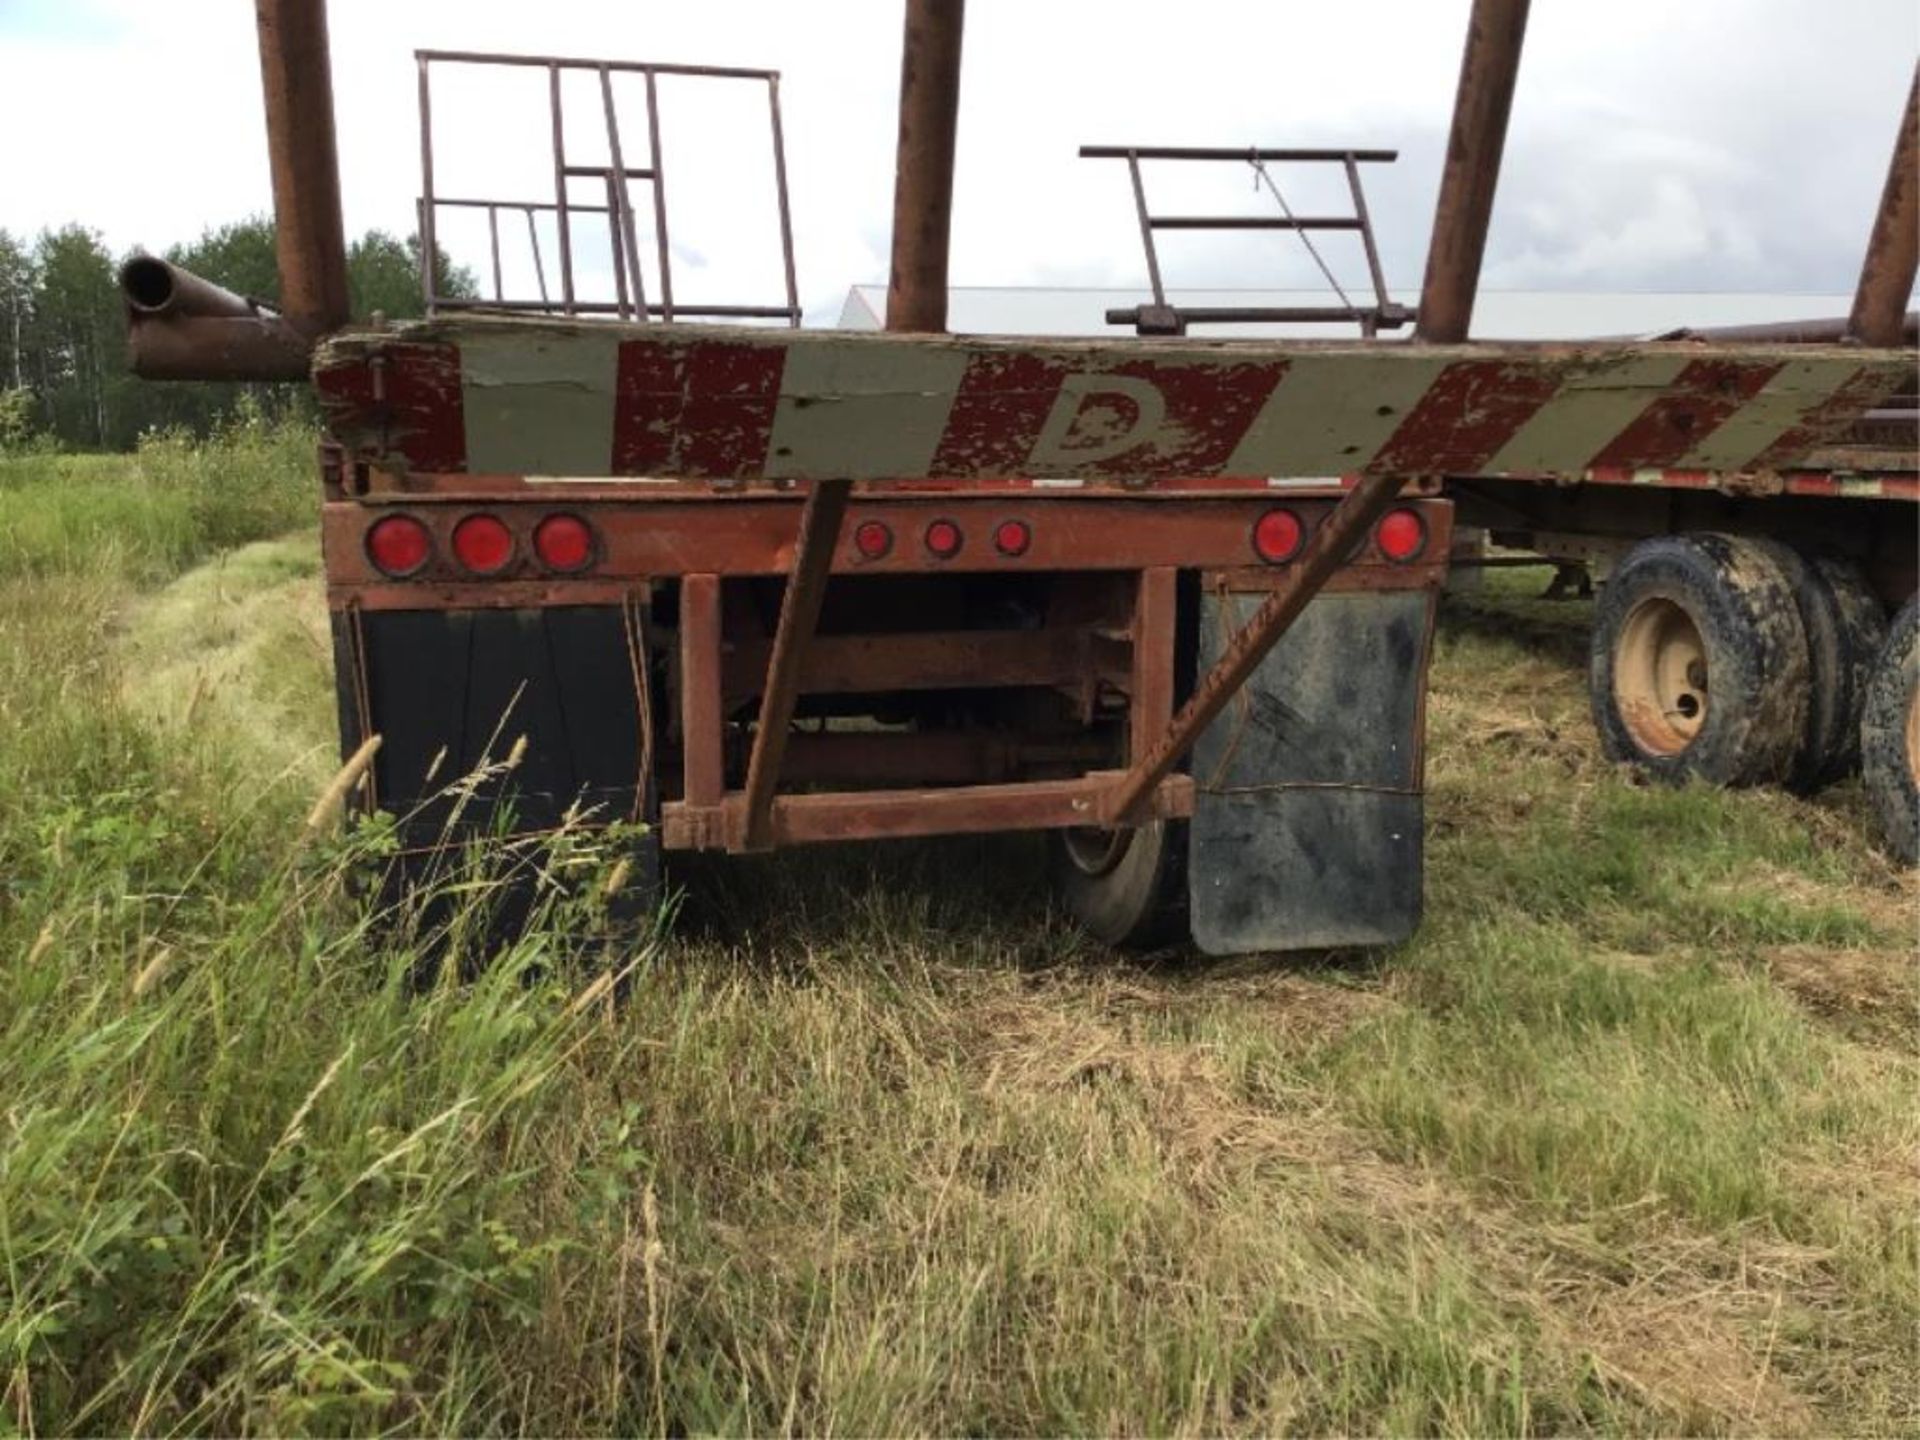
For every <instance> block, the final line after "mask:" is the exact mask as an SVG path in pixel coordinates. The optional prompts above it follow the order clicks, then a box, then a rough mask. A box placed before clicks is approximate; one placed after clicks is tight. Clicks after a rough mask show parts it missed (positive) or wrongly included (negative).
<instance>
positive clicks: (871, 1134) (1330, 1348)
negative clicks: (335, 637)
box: [0, 429, 1920, 1435]
mask: <svg viewBox="0 0 1920 1440" xmlns="http://www.w3.org/2000/svg"><path fill="white" fill-rule="evenodd" d="M310 446H311V437H310V436H307V435H303V434H301V433H300V432H298V431H288V432H276V431H264V430H259V429H253V430H243V431H241V432H238V433H236V434H233V435H230V436H228V437H226V438H225V439H224V440H223V441H222V442H220V443H219V444H216V445H214V446H210V447H208V448H206V449H204V450H200V451H195V450H193V449H191V448H189V447H185V446H181V445H173V444H167V445H156V446H150V447H149V449H148V450H146V451H143V452H142V453H141V455H139V456H138V457H134V458H132V459H129V460H121V461H100V460H93V459H87V458H82V457H75V458H70V459H56V460H49V459H33V460H21V461H14V462H0V996H4V997H5V998H4V999H0V1417H4V1418H0V1427H6V1426H11V1427H12V1428H14V1429H17V1430H19V1431H21V1432H24V1433H33V1434H41V1433H70V1432H75V1431H80V1432H89V1433H93V1432H118V1431H132V1430H139V1431H142V1432H178V1431H196V1432H204V1431H230V1432H261V1431H265V1432H286V1431H302V1432H306V1431H312V1432H356V1433H357V1432H371V1431H381V1432H388V1431H401V1432H420V1431H437V1432H447V1431H459V1432H491V1431H502V1430H510V1429H511V1430H532V1431H539V1432H543V1433H605V1432H631V1431H677V1432H695V1431H715V1430H719V1431H749V1430H750V1431H755V1432H772V1431H806V1432H826V1431H842V1432H855V1433H900V1432H930V1431H933V1432H943V1433H958V1432H1034V1431H1076V1432H1078V1431H1096V1430H1097V1431H1128V1432H1137V1431H1182V1432H1208V1433H1212V1432H1234V1433H1271V1432H1274V1431H1304V1432H1315V1433H1322V1432H1329V1431H1340V1432H1356V1431H1365V1432H1393V1433H1408V1434H1430V1433H1452V1434H1475V1435H1478V1434H1490V1433H1502V1434H1518V1433H1541V1432H1567V1431H1605V1432H1609V1433H1611V1432H1634V1433H1672V1432H1675V1431H1683V1430H1684V1431H1703V1432H1714V1433H1726V1432H1739V1433H1748V1434H1756V1433H1766V1434H1780V1433H1794V1432H1802V1433H1836V1432H1848V1433H1882V1434H1886V1433H1911V1432H1912V1431H1913V1430H1914V1429H1915V1428H1916V1427H1920V1399H1917V1398H1916V1394H1915V1379H1914V1372H1913V1367H1912V1356H1913V1354H1914V1347H1915V1342H1916V1339H1917V1338H1920V1304H1917V1303H1916V1280H1917V1279H1920V1275H1917V1272H1916V1254H1915V1251H1916V1246H1915V1217H1914V1207H1913V1204H1912V1199H1913V1194H1914V1182H1915V1169H1914V1166H1915V1156H1916V1152H1917V1150H1920V1145H1917V1142H1920V1124H1917V1123H1916V1120H1915V1118H1914V1117H1915V1113H1916V1107H1915V1105H1914V1104H1913V1101H1914V1099H1915V1083H1914V1082H1915V1078H1916V1072H1917V1067H1916V1054H1915V1041H1914V1036H1915V1033H1916V1021H1917V1020H1920V1007H1917V1006H1916V1003H1915V987H1914V964H1913V953H1912V952H1913V931H1914V923H1915V918H1916V917H1915V908H1914V905H1915V898H1916V897H1915V888H1914V883H1913V881H1912V880H1911V879H1910V878H1908V877H1904V876H1902V875H1900V874H1898V873H1897V872H1895V871H1894V870H1893V869H1892V868H1891V867H1890V866H1889V865H1888V864H1887V863H1886V862H1885V861H1884V860H1883V859H1882V858H1881V857H1880V856H1879V855H1878V854H1877V853H1876V852H1875V851H1874V850H1873V849H1872V848H1871V847H1870V846H1869V844H1868V843H1867V841H1866V840H1865V838H1864V833H1865V827H1864V822H1863V806H1862V804H1861V800H1860V797H1859V795H1858V793H1857V790H1856V789H1854V788H1852V787H1845V786H1843V787H1841V788H1839V789H1837V790H1835V791H1833V792H1829V794H1827V795H1825V796H1823V797H1821V798H1819V799H1817V800H1814V801H1805V800H1797V799H1793V798H1790V797H1787V796H1784V795H1778V794H1764V793H1748V794H1718V793H1714V792H1710V791H1705V790H1685V791H1667V790H1655V789H1650V788H1646V787H1644V786H1642V785H1640V784H1638V783H1636V781H1635V780H1634V778H1633V777H1632V776H1630V775H1627V774H1625V773H1616V772H1614V771H1613V770H1611V769H1610V768H1608V767H1607V766H1605V765H1604V764H1603V763H1602V762H1601V761H1600V760H1599V759H1598V757H1597V755H1596V754H1595V751H1594V747H1593V744H1592V741H1591V738H1590V734H1589V731H1588V729H1587V726H1586V722H1585V718H1584V714H1583V702H1582V699H1581V694H1582V691H1581V683H1580V671H1579V668H1578V666H1579V655H1580V654H1581V651H1582V648H1583V644H1584V639H1583V637H1584V625H1585V623H1586V615H1585V610H1584V607H1581V606H1578V605H1544V604H1540V603H1536V602H1532V601H1530V600H1527V599H1526V598H1525V587H1526V586H1527V585H1529V584H1531V583H1532V580H1531V578H1530V577H1515V576H1505V577H1501V579H1500V581H1499V583H1497V584H1496V585H1495V587H1494V588H1493V589H1491V590H1489V591H1487V592H1485V593H1483V594H1482V595H1480V596H1479V597H1477V598H1473V599H1470V600H1463V601H1460V602H1455V603H1452V604H1450V605H1449V610H1448V615H1447V618H1446V622H1445V626H1444V630H1443V636H1442V640H1441V643H1440V645H1439V648H1438V655H1437V659H1436V667H1435V685H1434V692H1433V698H1432V707H1431V725H1432V732H1433V733H1432V744H1431V753H1430V757H1429V770H1430V783H1431V802H1430V809H1429V822H1430V826H1431V835H1430V845H1429V856H1428V861H1429V870H1428V886H1427V893H1428V916H1427V921H1426V924H1425V926H1424V928H1423V929H1422V931H1421V933H1420V935H1419V937H1418V938H1417V939H1416V940H1415V941H1414V942H1413V943H1412V944H1411V945H1409V946H1406V947H1404V948H1403V949H1401V950H1399V951H1397V952H1395V953H1393V954H1390V955H1386V956H1382V957H1374V958H1371V959H1366V958H1358V959H1346V960H1341V959H1334V960H1326V959H1319V960H1286V961H1281V960H1272V959H1249V960H1240V961H1233V962H1201V961H1197V960H1194V959H1191V958H1190V957H1180V956H1162V957H1156V958H1154V959H1152V960H1150V961H1140V960H1125V959H1116V958H1114V957H1111V956H1109V955H1106V954H1104V953H1102V952H1100V951H1098V950H1097V949H1096V948H1094V947H1092V946H1091V945H1089V944H1088V943H1087V942H1085V941H1084V940H1083V939H1082V938H1080V937H1079V936H1077V935H1076V934H1075V933H1074V932H1073V931H1072V930H1071V929H1070V928H1069V927H1067V926H1066V925H1065V924H1064V923H1062V922H1061V921H1060V919H1059V918H1058V917H1057V916H1056V915H1054V914H1053V913H1052V912H1051V910H1050V908H1049V904H1048V899H1047V896H1046V895H1045V893H1044V891H1043V890H1042V889H1041V888H1040V886H1039V885H1038V883H1037V881H1036V880H1035V878H1034V876H1035V873H1036V869H1037V867H1036V866H1035V864H1034V863H1033V862H1034V858H1035V853H1034V849H1033V847H1032V845H1031V844H1030V843H1028V842H1026V841H1022V840H1018V839H1014V840H1008V841H996V842H964V843H954V844H950V845H926V846H914V847H903V848H898V849H864V850H851V851H846V852H838V853H830V854H813V853H800V854H794V855H789V856H781V857H776V858H774V859H771V860H758V861H754V862H750V863H742V864H727V865H721V866H703V867H700V868H698V869H691V870H688V871H686V872H685V873H684V874H683V877H682V878H683V879H685V880H686V882H687V883H688V885H689V886H690V888H691V897H690V900H689V903H688V906H687V913H686V916H685V919H684V923H682V924H681V925H680V926H679V928H678V930H677V931H676V932H674V933H672V934H671V935H669V936H668V938H666V939H665V940H664V941H661V942H658V943H655V942H652V941H645V942H641V941H636V942H634V943H633V944H632V945H631V946H629V947H628V948H627V949H625V950H623V951H622V952H621V954H620V957H619V959H620V962H621V963H622V964H623V965H624V966H626V967H628V969H629V971H630V975H629V978H630V982H631V994H630V998H629V1000H628V1001H627V1003H626V1004H625V1005H624V1006H620V1007H616V1006H614V1005H612V1004H611V1003H609V1001H608V999H607V997H606V995H605V994H604V987H603V986H597V985H595V983H594V982H593V980H592V978H591V977H593V976H594V975H595V974H597V973H598V972H597V971H596V970H595V968H594V966H593V965H592V964H590V963H589V962H588V959H587V957H584V956H582V955H580V954H577V953H576V950H577V946H578V942H577V941H576V940H575V939H573V938H572V937H575V936H577V935H579V934H581V933H583V930H585V929H588V928H590V927H585V926H583V925H582V924H581V923H580V917H579V916H578V915H577V914H576V913H575V912H576V910H577V909H578V908H579V907H581V906H586V907H588V908H591V907H592V906H593V905H595V904H596V903H597V901H596V899H595V897H596V895H597V894H598V891H597V890H596V888H595V886H594V885H593V884H592V883H590V882H589V883H586V884H584V885H581V884H576V885H574V886H572V887H570V888H569V889H567V890H566V891H561V890H558V889H556V890H553V891H551V892H550V893H549V894H548V897H547V900H546V905H547V907H548V910H549V912H550V920H549V922H548V923H545V924H543V925H541V926H539V927H536V929H535V931H534V932H533V933H532V934H531V935H530V936H529V937H528V938H527V939H526V940H525V941H524V942H522V944H521V945H520V947H519V948H518V949H516V950H515V952H514V953H513V954H511V955H510V956H508V957H506V959H505V960H504V961H503V962H502V963H499V964H497V965H495V966H494V967H493V968H491V969H490V970H488V971H486V973H485V974H484V975H483V976H481V978H479V979H478V980H477V981H475V982H473V983H471V984H468V985H456V984H454V983H452V982H451V981H450V980H449V981H445V982H443V983H441V984H438V985H436V986H434V987H433V988H431V989H430V990H429V991H428V992H427V993H425V994H424V995H421V996H411V995H410V994H409V993H408V976H409V973H410V971H411V969H412V967H413V964H414V961H415V959H416V958H417V950H418V946H417V943H416V939H415V936H414V933H413V932H412V931H410V930H409V928H408V926H407V925H406V924H405V923H396V924H380V925H373V924H369V923H368V920H367V916H366V914H365V911H364V909H363V907H361V906H359V905H358V904H357V903H356V902H355V901H354V900H353V899H352V898H351V896H350V895H349V894H348V893H347V887H346V884H345V880H346V877H347V875H348V873H349V871H350V870H351V869H352V868H353V865H354V862H355V860H356V854H357V852H377V851H378V850H379V849H380V847H381V845H382V844H383V839H382V836H381V835H380V834H379V833H378V832H377V831H373V832H365V833H363V834H361V835H360V836H357V837H355V838H354V839H352V840H350V841H349V840H342V839H339V838H337V837H332V836H328V835H320V836H315V835H312V834H310V833H309V831H308V828H307V825H306V815H307V811H308V809H309V807H310V806H311V805H312V803H313V800H314V797H315V795H316V793H317V792H318V791H319V790H320V788H321V787H322V786H323V785H324V784H325V782H326V780H327V777H328V776H329V775H330V774H331V773H332V769H333V764H332V755H331V746H332V738H331V718H330V716H331V711H330V690H329V685H328V679H327V675H328V663H329V662H328V657H327V653H326V649H325V645H324V635H325V626H324V612H323V610H322V608H321V606H320V602H319V597H318V588H317V555H316V554H315V542H314V540H313V538H312V536H311V532H310V531H308V530H305V529H304V528H301V527H306V526H308V525H310V523H311V514H312V506H313V504H314V498H313V493H312V492H313V488H314V487H313V483H312V477H311V476H310V474H309V473H308V470H309V459H310V454H311V451H310ZM287 531H297V533H295V534H292V535H291V536H286V535H285V532H287ZM611 858H612V857H611V855H610V853H607V852H606V851H605V850H604V849H603V847H602V846H601V844H600V842H598V841H597V840H595V839H594V838H593V837H590V836H585V835H582V836H578V837H575V838H574V840H573V841H572V842H571V846H570V848H568V849H567V850H566V851H565V853H564V855H563V857H562V859H563V860H564V861H565V865H566V868H567V869H568V870H569V872H570V873H573V874H575V875H576V876H581V875H584V876H589V877H591V876H597V875H598V874H600V872H601V871H602V870H604V869H605V868H606V866H607V865H608V864H609V863H610V861H611ZM499 859H500V857H497V856H493V857H490V856H486V855H481V856H477V857H475V860H474V864H475V866H476V867H478V868H477V869H476V870H475V871H474V872H472V873H462V874H460V875H457V876H455V877H453V878H452V880H451V891H452V896H453V900H454V903H455V904H456V907H457V906H459V905H463V904H464V905H481V904H484V901H485V898H486V896H487V893H488V888H487V883H486V876H487V867H488V866H489V865H492V864H495V863H498V862H499Z"/></svg>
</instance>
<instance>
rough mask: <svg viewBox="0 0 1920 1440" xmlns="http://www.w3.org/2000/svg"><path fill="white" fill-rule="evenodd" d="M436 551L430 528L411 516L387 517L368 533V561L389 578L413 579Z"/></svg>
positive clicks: (378, 521)
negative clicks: (397, 576) (430, 554)
mask: <svg viewBox="0 0 1920 1440" xmlns="http://www.w3.org/2000/svg"><path fill="white" fill-rule="evenodd" d="M432 549H433V540H432V537H431V536H429V535H428V534H427V527H426V526H424V525H422V524H421V523H420V522H419V521H418V520H416V519H414V518H413V517H412V516H411V515H388V516H386V517H385V518H383V519H380V520H376V521H374V523H373V528H372V529H371V530H369V531H367V558H368V559H370V560H372V561H373V563H374V564H375V565H376V566H378V567H379V569H380V571H381V573H382V574H386V575H411V574H413V572H414V571H416V570H418V569H419V568H420V567H421V566H423V565H425V564H426V563H427V555H428V553H429V552H430V551H431V550H432Z"/></svg>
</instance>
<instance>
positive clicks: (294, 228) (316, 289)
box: [255, 0, 349, 334]
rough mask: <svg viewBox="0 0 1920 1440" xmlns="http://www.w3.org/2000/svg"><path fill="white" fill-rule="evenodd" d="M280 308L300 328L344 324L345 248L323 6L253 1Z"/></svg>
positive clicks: (305, 1)
mask: <svg viewBox="0 0 1920 1440" xmlns="http://www.w3.org/2000/svg"><path fill="white" fill-rule="evenodd" d="M255 16H256V19H257V20H258V22H259V30H260V86H261V91H262V94H263V95H264V97H265V100H266V111H267V157H268V160H269V163H270V164H271V167H272V170H273V220H274V237H275V245H276V253H277V255H278V258H279V265H280V306H281V309H282V311H283V312H284V313H285V314H286V316H287V318H288V319H289V320H290V321H292V322H293V323H294V324H295V325H297V326H299V327H300V328H302V329H306V330H311V331H314V332H316V333H322V334H324V333H325V332H326V331H329V330H337V329H339V328H340V327H341V326H342V325H345V324H346V323H347V318H348V313H349V304H348V299H347V242H346V230H345V226H344V224H343V222H342V221H341V218H340V162H339V156H338V152H337V147H336V143H335V139H334V129H333V79H332V71H331V66H330V64H329V61H328V58H327V7H326V0H255Z"/></svg>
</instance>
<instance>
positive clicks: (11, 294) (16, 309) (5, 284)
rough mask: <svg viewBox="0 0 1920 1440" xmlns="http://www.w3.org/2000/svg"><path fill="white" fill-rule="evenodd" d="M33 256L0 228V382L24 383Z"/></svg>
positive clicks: (13, 387)
mask: <svg viewBox="0 0 1920 1440" xmlns="http://www.w3.org/2000/svg"><path fill="white" fill-rule="evenodd" d="M33 289H34V272H33V256H32V254H31V253H30V252H29V251H28V250H27V247H26V246H25V245H23V244H21V243H20V242H19V241H18V240H16V239H14V238H13V236H12V235H10V234H8V233H7V232H6V231H5V230H0V384H4V385H5V387H6V388H7V389H9V390H24V389H26V385H27V350H26V341H27V325H28V322H29V321H30V320H31V318H32V316H33Z"/></svg>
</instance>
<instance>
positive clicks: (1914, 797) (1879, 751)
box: [1860, 598, 1920, 865]
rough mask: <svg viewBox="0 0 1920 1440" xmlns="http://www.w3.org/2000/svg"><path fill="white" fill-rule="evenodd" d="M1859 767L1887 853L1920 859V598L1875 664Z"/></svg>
mask: <svg viewBox="0 0 1920 1440" xmlns="http://www.w3.org/2000/svg"><path fill="white" fill-rule="evenodd" d="M1860 769H1861V773H1862V775H1863V777H1864V778H1865V780H1866V785H1867V798H1868V800H1869V801H1871V802H1872V805H1873V810H1874V815H1875V818H1877V819H1878V820H1879V822H1880V834H1881V837H1882V839H1884V840H1885V841H1886V845H1887V849H1889V850H1891V851H1892V852H1893V853H1894V854H1895V855H1896V856H1898V857H1899V858H1900V859H1901V860H1904V861H1905V862H1906V863H1907V864H1909V865H1912V864H1914V863H1916V861H1920V598H1916V599H1912V600H1908V601H1907V603H1906V604H1905V605H1903V606H1902V607H1901V608H1900V613H1899V615H1897V616H1896V617H1895V618H1894V622H1893V626H1892V629H1891V631H1890V632H1889V634H1888V636H1887V643H1886V644H1885V645H1884V646H1883V647H1881V650H1880V658H1879V660H1878V661H1877V662H1876V663H1875V665H1874V668H1873V679H1872V681H1871V682H1870V683H1869V684H1868V686H1867V703H1866V709H1865V712H1864V714H1863V715H1862V717H1861V721H1860Z"/></svg>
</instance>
